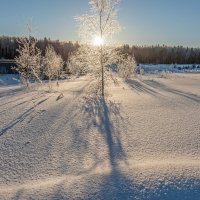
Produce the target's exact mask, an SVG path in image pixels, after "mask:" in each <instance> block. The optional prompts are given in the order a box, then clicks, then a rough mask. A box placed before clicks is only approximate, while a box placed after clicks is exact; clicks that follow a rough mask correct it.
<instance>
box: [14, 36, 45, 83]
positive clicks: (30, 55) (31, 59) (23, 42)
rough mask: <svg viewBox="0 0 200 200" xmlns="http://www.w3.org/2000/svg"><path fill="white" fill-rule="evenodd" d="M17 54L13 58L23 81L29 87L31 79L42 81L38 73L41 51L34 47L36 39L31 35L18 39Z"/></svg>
mask: <svg viewBox="0 0 200 200" xmlns="http://www.w3.org/2000/svg"><path fill="white" fill-rule="evenodd" d="M18 44H19V49H18V50H17V51H18V53H19V55H18V56H17V57H16V58H15V61H16V63H17V64H18V66H19V67H18V69H17V70H18V72H19V74H20V77H21V80H22V82H23V83H25V84H26V86H27V87H29V83H30V82H31V80H33V79H34V80H37V81H39V82H40V83H42V81H41V78H40V75H41V71H40V66H41V51H40V50H39V49H38V48H37V47H36V44H37V40H36V39H35V38H33V37H31V36H29V37H28V38H27V37H22V38H19V39H18Z"/></svg>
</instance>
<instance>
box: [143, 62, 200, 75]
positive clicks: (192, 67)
mask: <svg viewBox="0 0 200 200" xmlns="http://www.w3.org/2000/svg"><path fill="white" fill-rule="evenodd" d="M139 66H140V67H141V68H142V69H143V70H144V72H145V73H158V72H163V71H168V72H179V73H180V72H196V73H197V72H198V73H199V72H200V64H140V65H139Z"/></svg>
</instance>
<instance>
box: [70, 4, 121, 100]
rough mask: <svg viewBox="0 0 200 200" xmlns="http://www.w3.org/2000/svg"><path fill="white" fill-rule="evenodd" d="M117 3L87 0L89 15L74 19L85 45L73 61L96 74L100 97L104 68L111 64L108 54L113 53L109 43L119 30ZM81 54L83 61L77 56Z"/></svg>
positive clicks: (102, 88)
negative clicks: (99, 83) (98, 80)
mask: <svg viewBox="0 0 200 200" xmlns="http://www.w3.org/2000/svg"><path fill="white" fill-rule="evenodd" d="M118 3H119V0H89V5H90V12H89V14H85V15H82V16H79V17H76V20H77V21H78V23H79V35H80V37H81V39H82V42H83V43H85V44H87V45H85V47H84V46H82V47H80V49H79V50H78V52H77V53H76V55H75V56H76V57H75V58H77V59H74V60H75V61H76V62H75V63H76V65H77V64H79V67H80V66H81V65H80V64H83V65H82V66H81V67H84V68H86V67H88V68H89V71H90V70H93V71H95V72H97V77H100V78H101V87H100V90H101V94H102V96H104V87H105V67H106V65H107V64H111V62H108V60H110V58H111V57H112V55H111V54H110V53H111V52H113V47H112V48H111V46H112V44H111V42H110V41H111V38H112V36H113V34H114V33H116V32H118V31H119V30H120V25H119V22H118V20H117V5H118ZM81 54H82V55H84V54H85V55H84V56H83V57H82V58H83V61H82V59H80V56H77V55H81ZM73 63H74V62H73ZM85 64H87V66H86V65H85Z"/></svg>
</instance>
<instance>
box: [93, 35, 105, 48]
mask: <svg viewBox="0 0 200 200" xmlns="http://www.w3.org/2000/svg"><path fill="white" fill-rule="evenodd" d="M93 44H94V45H95V46H101V45H103V44H104V40H103V38H101V37H100V36H94V39H93Z"/></svg>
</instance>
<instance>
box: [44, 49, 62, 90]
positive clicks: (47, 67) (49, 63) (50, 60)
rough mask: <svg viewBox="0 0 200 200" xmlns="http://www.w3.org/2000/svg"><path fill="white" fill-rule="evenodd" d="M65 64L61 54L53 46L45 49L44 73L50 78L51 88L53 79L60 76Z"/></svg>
mask: <svg viewBox="0 0 200 200" xmlns="http://www.w3.org/2000/svg"><path fill="white" fill-rule="evenodd" d="M62 66H63V60H62V58H61V56H60V55H58V54H57V53H56V52H55V50H54V48H53V47H52V46H48V47H47V48H46V51H45V56H44V58H43V69H42V70H43V74H44V75H45V76H46V77H47V78H48V80H49V90H51V89H52V83H51V81H52V79H53V78H58V76H59V73H60V70H61V68H62Z"/></svg>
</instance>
